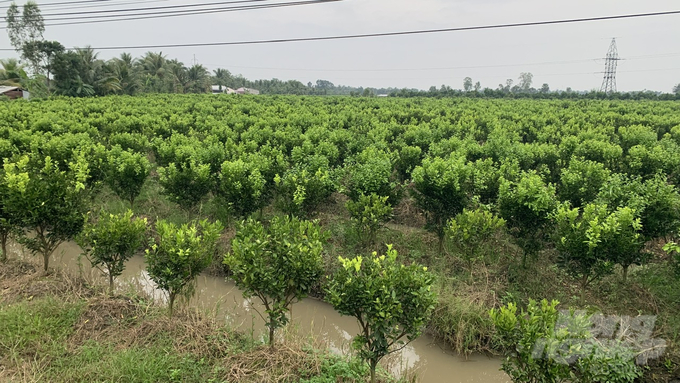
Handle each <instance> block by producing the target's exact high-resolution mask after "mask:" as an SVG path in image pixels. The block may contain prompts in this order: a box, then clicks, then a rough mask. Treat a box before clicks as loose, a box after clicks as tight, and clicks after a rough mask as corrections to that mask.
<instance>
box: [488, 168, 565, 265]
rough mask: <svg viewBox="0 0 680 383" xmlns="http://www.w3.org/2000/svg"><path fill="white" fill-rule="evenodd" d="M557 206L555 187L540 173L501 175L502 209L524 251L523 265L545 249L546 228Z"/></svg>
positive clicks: (500, 203)
mask: <svg viewBox="0 0 680 383" xmlns="http://www.w3.org/2000/svg"><path fill="white" fill-rule="evenodd" d="M556 206H557V199H556V198H555V187H554V186H553V185H552V184H546V183H545V182H544V181H543V179H542V178H541V177H540V176H539V175H538V174H536V173H534V172H525V173H522V174H521V175H519V179H518V180H509V179H506V178H504V177H501V183H500V187H499V190H498V210H499V211H500V216H501V217H502V218H503V219H504V220H505V221H506V222H507V225H508V226H509V227H510V229H511V230H510V233H511V234H512V235H513V236H514V237H515V239H516V241H517V244H518V245H519V247H520V248H522V250H523V255H522V266H523V267H526V264H527V258H528V257H529V256H531V257H535V256H536V254H538V251H539V250H540V249H541V246H542V239H543V235H544V228H545V226H546V225H547V224H548V223H549V222H550V218H549V216H550V214H551V213H552V212H553V211H554V210H555V207H556Z"/></svg>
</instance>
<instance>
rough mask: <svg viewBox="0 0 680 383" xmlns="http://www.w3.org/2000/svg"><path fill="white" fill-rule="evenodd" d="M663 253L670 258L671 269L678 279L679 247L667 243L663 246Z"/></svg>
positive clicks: (672, 243)
mask: <svg viewBox="0 0 680 383" xmlns="http://www.w3.org/2000/svg"><path fill="white" fill-rule="evenodd" d="M663 251H665V252H666V253H667V254H668V255H669V256H670V257H671V258H670V265H671V268H672V269H673V271H674V272H675V275H677V276H678V277H680V245H678V244H677V243H675V242H668V243H667V244H665V245H664V246H663Z"/></svg>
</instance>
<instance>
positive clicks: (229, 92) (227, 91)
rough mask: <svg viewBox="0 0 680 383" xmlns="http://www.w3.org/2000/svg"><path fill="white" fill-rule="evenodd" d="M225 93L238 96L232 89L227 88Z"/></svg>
mask: <svg viewBox="0 0 680 383" xmlns="http://www.w3.org/2000/svg"><path fill="white" fill-rule="evenodd" d="M224 93H226V94H236V90H234V89H231V88H226V90H225V91H224Z"/></svg>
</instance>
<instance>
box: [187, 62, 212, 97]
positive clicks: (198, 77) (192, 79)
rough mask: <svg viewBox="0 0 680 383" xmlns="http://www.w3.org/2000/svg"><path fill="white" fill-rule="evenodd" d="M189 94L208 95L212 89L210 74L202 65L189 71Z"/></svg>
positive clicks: (195, 66) (194, 66)
mask: <svg viewBox="0 0 680 383" xmlns="http://www.w3.org/2000/svg"><path fill="white" fill-rule="evenodd" d="M187 78H188V80H189V81H188V83H187V89H186V91H187V93H207V92H208V90H209V89H210V72H208V70H207V69H206V68H205V67H204V66H203V65H200V64H195V65H193V66H192V67H191V68H189V70H188V71H187Z"/></svg>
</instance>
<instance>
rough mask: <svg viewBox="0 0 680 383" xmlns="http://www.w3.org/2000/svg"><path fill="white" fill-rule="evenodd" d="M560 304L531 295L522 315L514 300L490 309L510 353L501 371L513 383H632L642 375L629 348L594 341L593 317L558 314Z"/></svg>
mask: <svg viewBox="0 0 680 383" xmlns="http://www.w3.org/2000/svg"><path fill="white" fill-rule="evenodd" d="M558 304H559V302H557V301H555V300H553V301H552V302H548V301H547V300H545V299H544V300H542V301H541V302H540V303H539V302H536V301H534V300H532V299H530V300H529V305H528V307H527V309H526V310H522V311H521V312H520V313H518V312H517V306H516V305H515V304H514V303H508V304H507V305H506V306H503V307H501V308H500V309H492V310H491V312H490V316H491V319H492V321H493V322H494V326H495V327H496V332H497V337H498V340H499V342H500V343H501V345H502V346H503V347H504V348H506V349H507V350H508V351H510V355H509V356H507V357H506V359H505V361H504V362H503V367H502V369H503V371H505V372H506V373H507V374H508V375H509V376H510V378H511V379H512V381H513V382H514V383H543V382H554V383H558V382H574V381H577V382H587V383H595V382H615V383H632V382H633V381H634V380H635V379H636V378H638V377H640V376H641V370H640V369H639V368H638V367H637V366H636V365H635V354H634V353H633V352H632V350H631V349H629V348H628V347H627V346H626V345H624V344H623V343H620V342H618V341H611V342H600V341H598V340H597V339H594V338H593V335H592V334H591V333H590V332H589V330H590V327H591V326H592V322H591V321H590V317H588V316H585V315H583V314H576V313H573V312H571V313H569V314H566V313H559V312H558V311H557V308H556V307H557V305H558Z"/></svg>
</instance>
